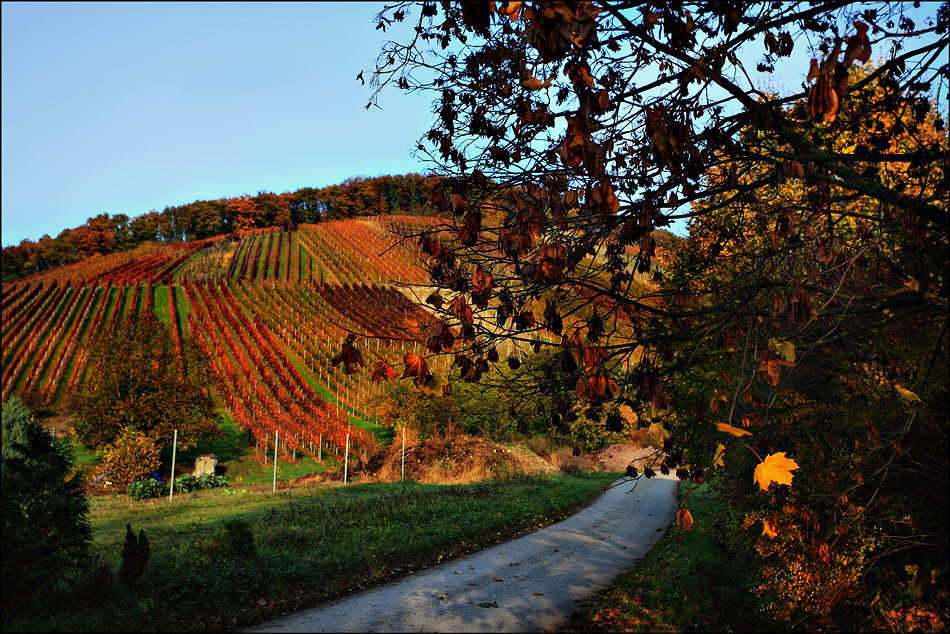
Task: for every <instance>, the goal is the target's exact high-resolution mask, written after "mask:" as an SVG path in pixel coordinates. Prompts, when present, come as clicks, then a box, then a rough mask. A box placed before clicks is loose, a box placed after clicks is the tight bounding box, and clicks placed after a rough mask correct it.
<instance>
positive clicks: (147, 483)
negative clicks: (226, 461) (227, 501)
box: [126, 473, 228, 500]
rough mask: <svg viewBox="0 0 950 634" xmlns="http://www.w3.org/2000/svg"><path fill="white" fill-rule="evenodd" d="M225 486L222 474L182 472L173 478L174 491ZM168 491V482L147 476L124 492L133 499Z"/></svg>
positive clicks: (154, 496)
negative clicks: (195, 474)
mask: <svg viewBox="0 0 950 634" xmlns="http://www.w3.org/2000/svg"><path fill="white" fill-rule="evenodd" d="M226 486H228V480H227V478H225V477H224V476H214V475H210V474H206V475H203V476H201V477H199V478H195V477H194V476H193V475H191V474H188V473H183V474H182V475H180V476H178V477H177V478H175V493H188V492H189V491H199V490H202V489H216V488H218V487H226ZM170 491H171V487H170V485H169V484H168V483H161V482H159V481H158V480H155V479H153V478H148V479H147V480H141V481H139V482H133V483H132V484H130V485H129V488H128V491H127V492H126V494H127V495H128V496H129V497H130V498H132V499H133V500H148V499H151V498H157V497H162V496H166V495H168V494H169V493H170Z"/></svg>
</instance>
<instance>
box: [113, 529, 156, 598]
mask: <svg viewBox="0 0 950 634" xmlns="http://www.w3.org/2000/svg"><path fill="white" fill-rule="evenodd" d="M151 554H152V552H151V548H150V547H149V545H148V539H146V537H145V531H144V530H140V531H139V536H138V539H136V537H135V533H133V532H132V525H131V524H126V525H125V546H124V547H123V548H122V565H121V566H120V567H119V583H121V584H122V586H123V587H124V588H126V589H127V590H131V589H132V588H133V587H134V586H135V582H136V580H137V579H138V578H139V577H141V576H142V575H143V574H145V568H146V567H147V566H148V560H149V557H151Z"/></svg>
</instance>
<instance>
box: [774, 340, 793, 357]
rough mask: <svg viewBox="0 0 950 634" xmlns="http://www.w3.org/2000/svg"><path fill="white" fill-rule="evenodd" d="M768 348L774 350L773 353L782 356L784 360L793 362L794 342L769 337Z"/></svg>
mask: <svg viewBox="0 0 950 634" xmlns="http://www.w3.org/2000/svg"><path fill="white" fill-rule="evenodd" d="M769 348H771V349H773V350H775V354H777V355H778V356H780V357H782V359H784V360H785V361H788V362H790V363H795V344H793V343H792V342H791V341H779V340H778V339H769Z"/></svg>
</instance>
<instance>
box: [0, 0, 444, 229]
mask: <svg viewBox="0 0 950 634" xmlns="http://www.w3.org/2000/svg"><path fill="white" fill-rule="evenodd" d="M381 6H382V5H381V4H379V3H276V2H267V3H234V4H230V3H207V4H204V3H187V2H184V3H128V4H125V3H111V2H110V3H19V2H15V3H3V5H2V32H3V34H2V84H3V91H2V101H3V104H2V120H3V130H2V146H3V156H2V165H3V169H2V180H3V182H2V243H3V246H9V245H12V244H19V242H20V241H21V240H22V239H24V238H29V239H31V240H38V239H39V238H40V237H41V236H42V235H44V234H49V235H50V236H52V237H56V236H57V235H58V234H59V233H60V232H61V231H62V230H63V229H66V228H72V227H76V226H78V225H80V224H82V223H84V222H85V221H86V219H87V218H90V217H92V216H96V215H98V214H100V213H103V212H105V213H108V214H110V215H115V214H118V213H125V214H127V215H129V216H130V217H131V216H137V215H140V214H143V213H146V212H148V211H150V210H152V209H156V210H159V211H160V210H162V209H164V208H165V206H167V205H179V204H183V203H189V202H192V201H194V200H198V199H213V198H219V197H224V196H228V197H230V196H237V195H240V194H244V193H248V194H256V193H257V192H258V191H261V190H265V191H272V192H277V193H280V192H284V191H293V190H295V189H298V188H300V187H305V186H313V187H321V186H324V185H330V184H333V183H338V182H341V181H343V180H344V179H346V178H348V177H351V176H376V175H378V174H403V173H406V172H421V171H423V169H424V166H422V165H420V164H418V163H417V162H416V161H415V160H414V159H412V157H411V156H410V152H411V151H412V149H413V148H414V147H415V142H416V140H417V139H418V138H419V137H420V136H421V135H422V134H423V133H424V132H425V131H426V130H427V129H428V123H429V121H430V118H431V114H430V112H431V111H430V105H429V101H428V99H426V98H418V97H409V96H406V95H404V94H402V93H400V92H398V91H395V90H393V91H388V92H386V93H384V95H383V97H382V99H381V102H380V105H381V106H382V108H383V109H382V110H380V109H378V108H375V107H373V108H370V109H369V110H366V109H364V106H365V105H366V103H367V102H368V101H369V98H370V95H371V91H370V87H369V82H368V78H369V75H370V73H371V71H372V69H373V68H374V67H375V60H376V56H377V54H378V52H379V50H380V45H381V42H382V41H383V40H384V39H388V36H389V35H390V34H391V33H392V31H389V32H388V33H387V34H383V33H382V32H381V31H377V30H376V29H375V23H374V22H373V17H374V16H375V15H376V13H378V12H379V10H380V8H381ZM364 69H365V70H366V73H365V76H366V77H367V84H366V85H365V86H362V85H360V82H359V81H357V80H356V75H357V73H359V72H360V71H361V70H364Z"/></svg>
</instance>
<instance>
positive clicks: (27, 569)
mask: <svg viewBox="0 0 950 634" xmlns="http://www.w3.org/2000/svg"><path fill="white" fill-rule="evenodd" d="M2 418H3V443H2V444H3V464H2V479H3V486H2V513H3V563H2V581H3V609H4V614H5V616H10V615H11V613H16V614H22V613H30V612H34V611H36V610H39V609H42V608H43V607H44V606H45V605H47V604H49V603H51V602H52V601H54V600H55V599H56V598H57V597H59V596H61V592H60V591H61V590H64V589H66V588H67V587H68V586H69V585H72V584H74V583H75V582H76V581H77V580H78V579H79V577H80V575H81V573H82V572H83V571H84V569H85V568H86V566H87V565H88V564H89V561H90V560H89V542H90V540H91V538H92V528H91V526H90V524H89V520H88V517H87V514H88V512H89V501H88V499H87V497H86V495H85V493H84V492H83V489H82V479H81V475H80V474H79V473H75V474H72V475H70V474H71V472H72V471H73V456H72V453H71V451H70V449H69V447H68V446H67V445H65V444H64V443H62V442H57V441H55V440H54V439H53V438H51V437H50V435H49V434H47V433H46V432H45V431H44V430H43V429H42V427H40V426H39V425H38V424H37V423H36V421H35V420H34V419H33V416H32V414H31V413H30V411H29V410H28V409H27V408H26V407H25V406H24V405H23V403H22V402H21V401H20V400H19V398H17V397H14V398H12V399H10V400H8V401H7V402H5V403H4V404H3V407H2Z"/></svg>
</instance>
